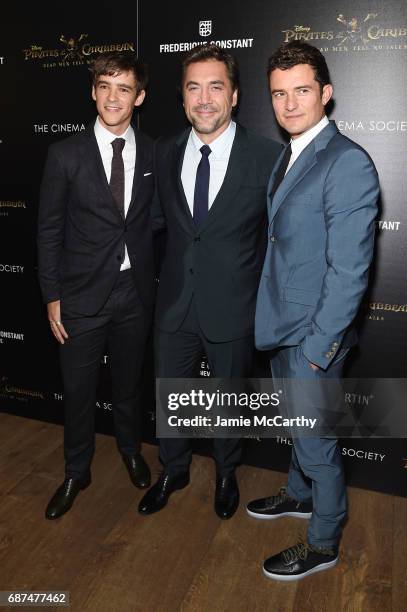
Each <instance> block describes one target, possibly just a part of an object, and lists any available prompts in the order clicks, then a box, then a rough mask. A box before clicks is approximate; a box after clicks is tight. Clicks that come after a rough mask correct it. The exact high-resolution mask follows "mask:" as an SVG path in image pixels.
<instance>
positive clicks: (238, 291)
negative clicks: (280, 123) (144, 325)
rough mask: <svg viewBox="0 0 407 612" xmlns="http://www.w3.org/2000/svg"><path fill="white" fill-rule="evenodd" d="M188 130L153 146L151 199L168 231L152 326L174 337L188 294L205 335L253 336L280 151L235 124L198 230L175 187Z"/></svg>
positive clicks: (221, 337) (225, 337)
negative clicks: (221, 175) (222, 171)
mask: <svg viewBox="0 0 407 612" xmlns="http://www.w3.org/2000/svg"><path fill="white" fill-rule="evenodd" d="M190 131H191V129H190V128H189V129H188V130H186V131H185V132H183V133H182V134H181V135H180V136H179V137H178V138H176V139H174V138H171V139H163V140H161V141H159V142H158V143H157V145H156V152H155V161H156V168H155V173H156V177H157V194H158V198H159V201H160V203H161V207H162V210H163V213H164V215H165V221H166V226H167V236H166V243H165V248H164V256H163V261H162V266H161V273H160V279H159V280H160V282H159V285H158V295H157V312H156V325H157V326H158V328H159V329H161V330H163V331H165V332H167V333H174V332H175V331H177V329H179V327H180V325H181V324H182V322H183V320H184V318H185V315H186V312H187V310H188V307H189V304H190V302H191V299H192V296H194V301H195V306H196V309H197V312H198V316H199V323H200V326H201V328H202V330H203V332H204V334H205V336H206V337H207V338H208V339H209V340H210V341H211V342H229V341H231V340H236V339H238V338H243V337H245V336H249V335H251V334H253V331H254V312H255V307H256V294H257V287H258V284H259V278H260V272H261V268H262V265H263V259H264V252H265V235H266V231H265V230H266V226H267V214H266V212H267V211H266V206H265V204H266V192H267V183H268V179H269V176H270V172H271V170H272V169H273V166H274V164H275V161H276V159H277V157H278V156H279V153H280V151H281V146H280V145H279V144H278V143H276V142H274V141H272V140H268V139H266V138H262V137H260V136H257V135H255V134H253V133H251V132H248V131H247V130H246V129H245V128H243V127H242V126H240V125H237V127H236V136H235V139H234V142H233V146H232V151H231V154H230V159H229V163H228V167H227V171H226V175H225V179H224V181H223V184H222V186H221V188H220V190H219V192H218V194H217V196H216V198H215V201H214V202H213V205H212V206H211V208H210V210H209V213H208V215H207V217H206V219H205V221H204V222H203V224H202V226H201V227H200V228H199V229H197V228H196V227H195V225H194V222H193V219H192V216H191V212H190V209H189V206H188V203H187V200H186V198H185V194H184V190H183V187H182V182H181V170H182V162H183V159H184V153H185V148H186V144H187V140H188V136H189V134H190Z"/></svg>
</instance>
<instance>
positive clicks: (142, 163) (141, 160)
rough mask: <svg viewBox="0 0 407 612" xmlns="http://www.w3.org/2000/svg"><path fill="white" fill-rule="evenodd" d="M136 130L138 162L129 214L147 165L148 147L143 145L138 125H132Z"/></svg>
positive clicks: (135, 169)
mask: <svg viewBox="0 0 407 612" xmlns="http://www.w3.org/2000/svg"><path fill="white" fill-rule="evenodd" d="M132 127H133V131H134V138H135V140H136V164H135V168H134V176H133V186H132V190H131V200H130V204H129V209H128V211H127V215H128V214H129V212H130V210H131V208H132V206H133V205H134V202H135V201H136V199H137V194H138V191H139V189H140V187H141V183H142V181H143V176H144V172H143V171H144V169H145V167H146V159H147V156H146V149H145V147H143V145H142V143H141V138H140V134H139V133H138V131H137V129H136V126H135V125H132Z"/></svg>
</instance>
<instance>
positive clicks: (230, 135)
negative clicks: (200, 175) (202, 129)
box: [181, 121, 236, 215]
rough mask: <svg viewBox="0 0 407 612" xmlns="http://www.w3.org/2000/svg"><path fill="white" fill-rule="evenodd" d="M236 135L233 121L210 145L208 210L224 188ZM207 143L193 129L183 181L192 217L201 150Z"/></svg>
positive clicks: (188, 143) (184, 164)
mask: <svg viewBox="0 0 407 612" xmlns="http://www.w3.org/2000/svg"><path fill="white" fill-rule="evenodd" d="M235 134H236V123H235V122H234V121H231V122H230V123H229V125H228V127H227V128H226V130H225V131H224V132H222V134H221V135H220V136H218V137H217V138H215V140H214V141H213V142H211V143H210V145H209V147H210V149H211V154H210V155H209V157H208V159H209V167H210V175H209V193H208V208H210V207H211V206H212V204H213V201H214V199H215V198H216V196H217V195H218V191H219V189H220V188H221V186H222V183H223V181H224V178H225V174H226V170H227V167H228V163H229V157H230V152H231V150H232V145H233V141H234V139H235ZM204 144H205V143H204V142H202V140H201V139H200V138H199V137H198V136H197V134H196V132H195V130H194V129H193V128H192V129H191V133H190V135H189V138H188V142H187V146H186V148H185V155H184V161H183V163H182V171H181V181H182V186H183V188H184V193H185V197H186V199H187V202H188V206H189V209H190V211H191V215H192V214H193V210H194V191H195V180H196V171H197V168H198V164H199V162H200V161H201V159H202V153H201V152H200V150H199V149H200V148H201V147H202V146H203V145H204Z"/></svg>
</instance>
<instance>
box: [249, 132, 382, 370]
mask: <svg viewBox="0 0 407 612" xmlns="http://www.w3.org/2000/svg"><path fill="white" fill-rule="evenodd" d="M282 155H283V153H282V154H281V156H280V159H279V160H278V161H277V163H276V166H275V168H274V170H273V173H272V175H271V177H270V182H269V186H268V194H269V195H268V218H269V232H268V233H269V241H268V247H267V253H266V258H265V262H264V266H263V271H262V275H261V280H260V286H259V290H258V296H257V305H256V323H255V336H256V346H257V348H259V349H260V350H270V349H274V348H277V347H281V346H294V345H298V344H301V347H302V351H303V353H304V355H305V356H306V357H307V359H309V361H311V362H313V363H315V364H317V365H318V366H320V367H322V368H323V369H326V368H327V367H328V366H329V364H330V363H331V361H332V360H333V359H334V357H335V355H336V354H337V352H338V350H340V349H341V348H347V347H349V346H351V345H352V344H354V343H355V342H356V341H357V337H356V333H355V330H354V328H353V326H352V323H353V321H354V319H355V316H356V313H357V311H358V308H359V305H360V302H361V299H362V296H363V294H364V292H365V290H366V287H367V283H368V270H369V265H370V263H371V260H372V256H373V246H374V235H375V217H376V214H377V201H378V195H379V182H378V177H377V172H376V169H375V167H374V164H373V162H372V160H371V159H370V157H369V155H368V154H367V153H366V151H364V149H362V148H361V147H360V146H359V145H357V144H356V143H354V142H353V141H352V140H349V139H348V138H346V137H345V136H343V135H342V134H340V133H339V131H338V129H337V127H336V125H335V123H334V122H333V121H330V123H329V125H327V126H326V127H325V128H324V129H323V130H322V131H321V132H320V133H319V134H318V135H317V136H316V138H314V140H313V141H312V142H311V143H310V144H309V145H308V146H307V147H306V148H305V149H304V150H303V151H302V153H301V155H300V156H299V158H298V159H297V160H296V161H295V163H294V164H293V166H292V167H291V168H290V170H289V171H288V173H287V174H286V176H285V177H284V180H283V181H282V182H281V184H280V186H279V188H278V189H277V191H276V193H275V195H274V197H273V199H272V201H271V199H270V192H271V189H272V186H273V182H274V176H275V172H276V169H277V168H278V165H279V163H280V161H281V158H282Z"/></svg>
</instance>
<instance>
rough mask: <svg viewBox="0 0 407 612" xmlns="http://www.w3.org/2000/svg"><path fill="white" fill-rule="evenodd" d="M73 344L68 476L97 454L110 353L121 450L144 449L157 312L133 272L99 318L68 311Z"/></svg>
mask: <svg viewBox="0 0 407 612" xmlns="http://www.w3.org/2000/svg"><path fill="white" fill-rule="evenodd" d="M61 304H62V307H61V310H62V321H63V324H64V326H65V329H66V331H67V333H68V336H69V338H68V340H66V341H65V344H63V345H60V362H61V370H62V377H63V384H64V400H65V429H64V454H65V471H66V477H67V478H70V477H71V478H75V477H76V478H77V477H79V476H81V475H83V474H84V473H86V472H87V471H88V470H89V468H90V464H91V460H92V456H93V452H94V445H95V441H94V428H95V408H96V392H97V386H98V379H99V371H100V365H101V361H102V358H103V355H104V352H105V350H106V349H107V352H108V357H109V363H110V373H111V381H112V409H113V420H114V427H115V433H116V440H117V445H118V447H119V450H120V451H121V452H122V453H124V454H126V455H133V454H136V453H138V452H139V451H140V446H141V427H140V424H141V415H140V406H139V398H140V375H141V368H142V366H143V361H144V354H145V347H146V341H147V338H148V334H149V331H150V326H151V320H152V312H151V311H150V310H147V309H146V308H145V307H144V306H143V304H142V302H141V300H140V298H139V295H138V292H137V290H136V287H135V285H134V281H133V277H132V274H131V270H125V271H123V272H120V274H119V276H118V280H117V282H116V284H115V286H114V288H113V290H112V292H111V294H110V296H109V298H108V299H107V301H106V303H105V305H104V306H103V308H102V309H101V310H100V311H99V312H98V313H97V314H96V315H94V316H89V317H78V316H74V315H73V314H72V313H69V312H67V311H64V305H63V299H62V300H61Z"/></svg>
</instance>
